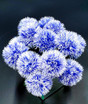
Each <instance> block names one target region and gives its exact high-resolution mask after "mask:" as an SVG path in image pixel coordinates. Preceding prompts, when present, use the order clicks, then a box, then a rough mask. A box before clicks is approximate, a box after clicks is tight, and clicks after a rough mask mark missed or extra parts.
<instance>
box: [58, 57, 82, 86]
mask: <svg viewBox="0 0 88 104" xmlns="http://www.w3.org/2000/svg"><path fill="white" fill-rule="evenodd" d="M82 74H83V67H82V66H81V65H80V64H79V63H78V62H76V61H75V60H73V59H68V60H67V66H66V70H65V71H64V73H63V74H62V75H61V76H60V77H59V81H60V82H61V83H62V84H63V85H66V86H73V85H76V84H77V83H78V82H79V81H80V80H81V79H82Z"/></svg>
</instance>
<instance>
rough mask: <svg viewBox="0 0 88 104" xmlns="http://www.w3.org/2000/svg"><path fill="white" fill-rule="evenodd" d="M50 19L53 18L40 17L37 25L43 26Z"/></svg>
mask: <svg viewBox="0 0 88 104" xmlns="http://www.w3.org/2000/svg"><path fill="white" fill-rule="evenodd" d="M51 20H54V18H53V17H42V18H41V19H40V20H39V25H40V27H41V28H43V27H44V26H45V25H46V24H47V23H48V22H49V21H51Z"/></svg>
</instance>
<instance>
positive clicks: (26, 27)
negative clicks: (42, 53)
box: [18, 17, 39, 40]
mask: <svg viewBox="0 0 88 104" xmlns="http://www.w3.org/2000/svg"><path fill="white" fill-rule="evenodd" d="M38 29H39V26H38V22H37V20H36V19H33V18H28V17H27V18H24V19H22V20H21V21H20V23H19V25H18V35H20V36H22V37H23V38H29V39H30V40H32V38H33V36H34V34H36V32H37V31H38Z"/></svg>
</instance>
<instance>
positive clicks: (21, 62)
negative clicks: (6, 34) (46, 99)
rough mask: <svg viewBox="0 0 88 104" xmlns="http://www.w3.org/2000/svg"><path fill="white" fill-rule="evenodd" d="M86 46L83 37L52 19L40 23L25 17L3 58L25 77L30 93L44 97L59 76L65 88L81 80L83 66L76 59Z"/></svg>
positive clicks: (4, 50)
mask: <svg viewBox="0 0 88 104" xmlns="http://www.w3.org/2000/svg"><path fill="white" fill-rule="evenodd" d="M85 46H86V42H85V40H84V39H83V37H82V36H81V35H79V34H77V33H75V32H71V31H67V30H66V29H65V27H64V24H63V23H61V22H60V21H59V20H55V19H54V18H53V17H43V18H41V19H40V20H39V21H37V20H36V19H35V18H30V17H26V18H24V19H22V20H21V21H20V22H19V24H18V36H16V37H14V38H13V39H11V41H10V42H9V44H8V45H7V46H6V47H5V48H4V49H3V52H2V56H3V58H4V61H5V62H6V64H8V66H10V67H11V68H13V69H16V70H17V71H18V73H19V74H20V75H21V76H22V77H23V78H25V85H26V88H27V90H28V92H29V93H31V94H33V95H34V96H38V97H41V96H44V95H46V94H47V93H48V92H49V90H50V89H51V88H52V83H53V82H52V80H53V79H54V78H56V77H58V78H59V81H60V82H61V83H62V84H63V85H66V86H73V85H76V84H77V83H78V82H79V81H80V80H81V79H82V74H83V67H82V66H81V65H80V64H79V63H78V62H76V61H75V60H73V59H77V58H78V57H80V56H81V55H82V53H83V52H84V49H85ZM68 58H70V59H68Z"/></svg>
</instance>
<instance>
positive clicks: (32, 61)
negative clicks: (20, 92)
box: [17, 51, 39, 78]
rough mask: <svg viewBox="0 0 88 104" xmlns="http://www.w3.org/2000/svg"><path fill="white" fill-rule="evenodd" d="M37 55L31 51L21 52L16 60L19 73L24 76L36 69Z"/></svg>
mask: <svg viewBox="0 0 88 104" xmlns="http://www.w3.org/2000/svg"><path fill="white" fill-rule="evenodd" d="M38 59H39V55H38V54H36V53H35V52H32V51H27V52H24V53H23V54H21V56H20V57H19V59H18V60H17V69H18V72H19V74H20V75H21V76H22V77H24V78H26V77H28V76H29V74H31V73H33V72H34V71H35V70H37V67H38Z"/></svg>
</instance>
